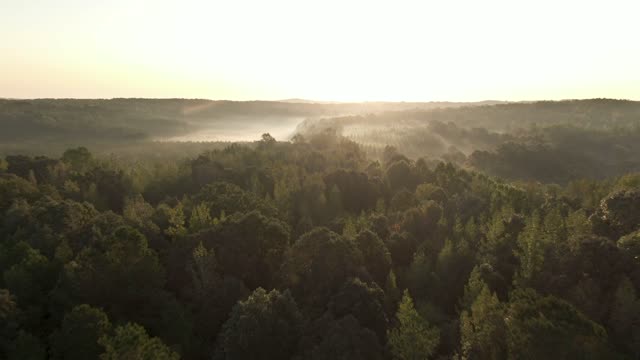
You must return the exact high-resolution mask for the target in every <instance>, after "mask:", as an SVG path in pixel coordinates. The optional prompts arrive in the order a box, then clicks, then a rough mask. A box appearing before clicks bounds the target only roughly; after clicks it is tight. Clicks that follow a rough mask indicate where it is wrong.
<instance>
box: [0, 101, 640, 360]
mask: <svg viewBox="0 0 640 360" xmlns="http://www.w3.org/2000/svg"><path fill="white" fill-rule="evenodd" d="M105 101H106V100H105ZM176 101H178V100H176ZM96 102H98V103H100V102H101V101H96ZM122 102H126V103H127V105H126V106H127V107H134V106H136V105H135V104H141V103H147V101H138V100H126V101H125V100H114V103H115V104H120V103H122ZM153 102H154V101H153V100H148V104H151V103H153ZM157 102H159V103H162V101H160V100H158V101H157ZM70 103H73V106H71V105H69V104H70ZM34 104H35V105H34ZM36 105H37V107H36ZM84 106H93V105H91V101H87V103H83V102H82V101H78V102H77V103H74V101H72V100H59V101H58V100H41V101H24V102H23V101H14V100H3V101H1V102H0V115H1V116H2V117H1V118H0V121H5V122H4V123H3V125H2V126H3V130H4V129H7V132H3V135H0V136H2V138H0V143H2V144H3V145H6V146H4V147H3V150H2V154H3V155H4V156H3V157H4V158H3V159H2V160H0V214H1V217H0V239H1V240H0V275H1V276H0V359H11V360H17V359H28V360H30V359H33V360H36V359H103V360H110V359H363V360H364V359H403V360H404V359H541V358H542V359H544V358H548V359H637V358H639V357H640V298H639V296H640V294H639V293H638V292H640V173H637V171H640V157H639V156H638V155H640V104H638V103H636V102H627V101H617V100H589V101H568V102H554V103H551V102H541V103H520V104H490V105H487V104H476V106H463V107H460V106H458V105H456V106H453V105H452V106H450V107H448V108H445V107H444V106H442V107H438V108H430V109H427V108H418V106H417V105H415V104H404V105H397V106H398V108H376V111H371V113H369V110H367V111H364V112H362V111H360V110H358V111H359V113H358V114H356V112H355V111H352V110H344V109H342V110H335V109H333V110H331V112H330V111H329V110H322V111H325V112H322V111H320V110H318V109H319V108H314V107H312V106H310V104H305V103H299V104H295V107H296V108H300V109H303V108H304V109H307V110H304V111H303V110H299V113H295V116H301V117H305V118H309V119H308V120H307V121H304V122H303V123H301V124H300V125H299V126H298V129H297V133H296V134H295V136H293V137H292V138H291V139H286V140H287V141H285V139H279V140H281V141H277V140H276V139H275V138H274V137H272V136H271V135H269V134H266V133H265V134H264V135H262V137H261V138H260V139H259V140H257V141H251V142H243V143H207V142H198V143H176V142H152V141H149V140H150V139H149V138H146V137H147V135H143V136H141V138H140V139H137V138H136V139H134V140H131V139H129V140H127V136H129V135H127V136H124V137H123V136H121V135H122V134H134V135H132V136H133V137H135V136H137V135H135V134H136V131H133V130H131V129H134V130H135V129H136V126H139V127H140V129H144V128H146V127H145V125H144V124H143V123H137V122H136V121H138V120H139V119H142V118H144V119H147V120H145V121H150V123H149V124H154V125H153V126H156V125H157V126H161V125H158V124H165V123H163V122H159V123H158V122H154V121H153V119H155V118H156V117H155V115H153V116H152V115H149V116H147V117H139V116H137V115H135V114H130V115H128V116H129V117H123V116H120V115H113V114H112V115H108V114H107V112H108V111H115V110H114V109H113V108H109V107H105V106H103V105H95V106H99V107H101V109H102V110H100V112H94V111H89V110H87V112H86V113H85V114H84V115H82V116H80V115H78V114H81V110H77V109H75V110H73V109H72V110H69V109H70V108H73V107H84ZM163 106H168V107H171V109H173V110H171V111H177V110H175V109H177V108H178V106H177V105H175V104H171V103H169V102H167V103H164V105H163ZM228 106H229V107H231V108H233V106H231V105H228ZM270 106H271V105H270ZM291 106H294V105H291ZM319 106H320V105H319ZM321 106H325V107H332V106H346V105H340V104H338V105H336V104H322V105H321ZM349 106H356V105H349ZM380 106H382V105H380ZM21 107H22V108H21ZM46 107H55V108H56V109H57V110H55V111H54V110H50V109H47V108H46ZM308 108H313V109H315V110H313V111H317V112H316V113H314V114H310V113H309V111H311V110H308ZM278 109H280V110H278V111H284V110H282V109H281V108H278ZM286 109H288V110H286V111H292V110H291V107H287V108H286ZM380 109H382V111H378V110H380ZM263 110H264V109H261V110H255V112H256V116H259V114H260V111H263ZM343 110H344V111H343ZM56 111H59V112H56ZM119 111H122V112H123V113H124V112H125V110H119ZM139 111H145V112H146V111H148V112H149V113H150V114H155V112H158V113H161V112H162V111H161V110H159V108H154V110H153V111H151V110H148V108H145V107H140V110H139ZM167 111H169V110H167ZM228 111H231V110H228ZM243 111H244V110H243ZM273 111H276V110H273ZM74 114H75V115H74ZM165 114H167V113H165ZM165 116H166V118H169V115H165ZM180 116H181V117H179V119H184V116H183V115H180ZM312 117H313V119H311V118H312ZM27 118H28V119H31V120H29V121H26V120H24V119H27ZM60 119H66V120H64V121H62V120H60ZM113 119H120V121H121V123H117V122H114V121H115V120H113ZM224 119H225V117H224V116H222V115H221V117H220V118H219V122H221V123H227V122H225V120H224ZM274 119H275V118H274ZM176 121H178V120H176ZM180 121H182V120H180ZM193 121H194V122H195V120H193ZM274 121H275V120H274ZM43 124H48V125H46V126H47V127H46V128H45V127H42V126H45V125H43ZM96 124H101V125H100V126H97V125H96ZM167 124H169V122H167ZM265 124H268V123H265ZM125 125H126V126H125ZM20 126H24V127H22V128H21V127H20ZM67 126H68V127H69V128H72V129H76V130H77V131H78V132H77V133H73V134H71V133H69V132H68V130H67V128H66V127H67ZM162 126H165V125H162ZM181 126H182V125H171V124H169V125H167V128H166V129H167V130H166V131H167V132H166V134H173V130H171V129H183V128H181ZM265 126H266V125H265ZM149 127H151V125H149ZM54 128H56V129H60V131H59V133H56V132H55V131H52V132H48V131H49V130H47V129H54ZM106 128H108V129H119V128H122V129H124V128H126V129H127V130H126V131H124V130H123V131H122V132H118V131H119V130H118V131H116V130H113V131H115V132H113V133H110V132H108V131H107V132H105V133H104V136H103V135H102V134H103V132H102V130H103V129H106ZM92 129H93V130H92ZM354 129H355V130H354ZM32 131H33V132H32ZM74 131H75V130H74ZM91 131H94V134H95V135H94V137H91V136H88V135H87V134H90V133H91ZM130 131H131V132H130ZM148 131H150V130H148ZM154 131H155V130H154ZM180 131H182V130H180ZM9 133H10V134H12V135H7V134H9ZM160 133H161V132H157V133H154V134H160ZM16 134H23V135H22V136H23V139H24V141H25V142H24V143H21V142H20V139H21V138H20V137H16V136H17V135H16ZM47 134H49V135H50V137H47V136H49V135H47ZM145 134H149V132H148V133H145ZM85 135H86V137H85V140H86V141H88V142H89V143H90V142H91V141H92V139H97V138H98V137H102V138H103V140H105V142H108V147H102V144H98V145H97V146H96V148H98V149H99V151H94V148H93V147H91V146H90V145H91V144H87V146H86V147H83V146H80V147H78V145H84V144H82V142H81V141H79V140H77V141H76V143H77V144H76V145H75V146H72V147H69V148H68V149H66V150H64V151H60V152H59V153H57V154H56V151H57V150H55V149H57V148H58V147H61V146H64V145H68V144H70V143H71V142H73V139H78V137H82V136H85ZM110 136H112V137H113V139H116V140H110V138H109V137H110ZM385 136H386V137H385ZM14 140H15V141H16V142H15V143H11V142H12V141H14ZM390 140H392V141H390ZM96 141H97V140H96ZM10 143H11V144H10ZM29 143H40V144H41V146H42V147H43V148H47V146H48V144H52V145H51V146H52V148H47V150H48V151H45V150H43V151H42V152H41V154H44V155H35V154H34V153H37V152H38V151H39V150H37V148H36V149H35V150H31V151H22V149H21V148H20V147H21V146H22V147H25V146H28V145H25V144H29ZM52 149H53V150H52ZM105 149H106V150H105ZM636 243H638V244H636Z"/></svg>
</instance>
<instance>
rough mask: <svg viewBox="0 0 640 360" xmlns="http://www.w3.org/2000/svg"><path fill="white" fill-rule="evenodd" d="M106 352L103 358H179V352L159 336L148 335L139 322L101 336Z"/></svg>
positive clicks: (136, 359) (137, 359)
mask: <svg viewBox="0 0 640 360" xmlns="http://www.w3.org/2000/svg"><path fill="white" fill-rule="evenodd" d="M99 343H100V345H102V347H103V348H104V352H103V353H102V354H101V355H100V359H101V360H120V359H131V360H177V359H179V358H180V357H179V356H178V354H176V353H175V352H173V351H172V350H171V349H170V348H168V347H167V346H166V345H165V344H163V343H162V341H161V340H160V339H158V338H152V337H149V335H147V332H146V331H145V329H144V328H143V327H142V326H140V325H137V324H132V323H128V324H126V325H123V326H118V327H117V328H116V329H115V331H114V334H113V335H106V336H103V337H102V338H100V340H99Z"/></svg>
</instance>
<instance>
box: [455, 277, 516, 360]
mask: <svg viewBox="0 0 640 360" xmlns="http://www.w3.org/2000/svg"><path fill="white" fill-rule="evenodd" d="M460 335H461V349H462V358H463V359H504V358H506V343H505V324H504V319H503V309H502V305H501V304H500V301H499V300H498V297H497V296H496V294H492V293H491V291H489V287H488V286H487V285H484V286H483V288H482V290H481V291H480V294H479V295H478V297H477V298H476V300H475V301H474V302H473V304H472V305H471V311H466V310H465V311H463V312H462V314H461V316H460Z"/></svg>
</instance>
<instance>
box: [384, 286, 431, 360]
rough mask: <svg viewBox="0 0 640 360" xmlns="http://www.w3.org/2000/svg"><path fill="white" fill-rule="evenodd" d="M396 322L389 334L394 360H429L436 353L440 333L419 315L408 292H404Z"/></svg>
mask: <svg viewBox="0 0 640 360" xmlns="http://www.w3.org/2000/svg"><path fill="white" fill-rule="evenodd" d="M396 320H397V324H396V326H395V327H394V328H392V329H391V330H389V333H388V345H389V348H390V350H391V354H392V356H393V358H394V359H400V360H418V359H428V358H430V357H431V356H432V355H433V354H434V353H435V350H436V347H437V346H438V343H439V341H440V333H439V331H438V329H437V328H434V327H432V326H430V325H429V323H428V322H427V321H426V320H424V319H423V318H422V317H421V316H420V314H418V312H417V311H416V309H415V307H414V306H413V299H411V295H409V291H408V290H405V291H404V295H403V296H402V301H401V302H400V306H399V308H398V312H397V313H396Z"/></svg>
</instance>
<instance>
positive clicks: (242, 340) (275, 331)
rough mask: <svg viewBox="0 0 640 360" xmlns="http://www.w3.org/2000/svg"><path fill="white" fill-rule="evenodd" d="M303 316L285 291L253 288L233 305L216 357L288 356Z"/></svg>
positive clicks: (257, 357) (269, 357)
mask: <svg viewBox="0 0 640 360" xmlns="http://www.w3.org/2000/svg"><path fill="white" fill-rule="evenodd" d="M302 322H303V317H302V314H301V313H300V311H299V310H298V307H297V305H296V302H295V300H294V299H293V298H292V297H291V295H290V294H289V292H288V291H285V292H284V293H280V292H279V291H277V290H272V291H271V292H269V293H267V292H266V291H265V290H264V289H262V288H258V289H256V290H255V291H254V292H253V293H252V294H251V296H249V298H248V299H247V300H244V301H240V302H238V304H237V305H236V306H234V308H233V311H232V312H231V315H230V316H229V319H228V320H227V321H226V322H225V324H224V327H223V329H222V332H221V333H220V338H219V339H218V349H217V353H216V358H219V359H289V358H291V356H292V355H293V354H294V352H295V350H296V346H297V344H298V340H299V337H300V335H301V331H302Z"/></svg>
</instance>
